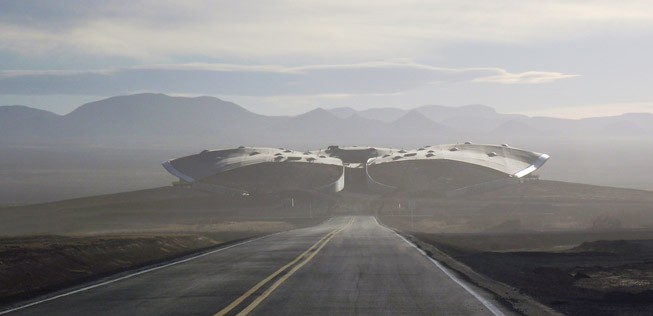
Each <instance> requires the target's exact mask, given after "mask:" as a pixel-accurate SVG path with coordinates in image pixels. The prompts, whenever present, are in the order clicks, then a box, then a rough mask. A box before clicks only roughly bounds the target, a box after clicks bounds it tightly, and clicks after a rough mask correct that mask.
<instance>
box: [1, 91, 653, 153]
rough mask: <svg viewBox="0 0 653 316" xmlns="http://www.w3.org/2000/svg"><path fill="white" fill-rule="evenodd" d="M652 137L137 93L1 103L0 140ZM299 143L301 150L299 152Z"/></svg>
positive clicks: (636, 117) (486, 112) (489, 116)
mask: <svg viewBox="0 0 653 316" xmlns="http://www.w3.org/2000/svg"><path fill="white" fill-rule="evenodd" d="M468 140H470V141H475V142H490V143H510V142H514V143H518V144H524V143H527V142H532V141H539V142H542V141H561V140H564V141H606V140H625V141H628V140H644V141H650V140H653V114H649V113H631V114H624V115H619V116H612V117H598V118H587V119H579V120H571V119H560V118H551V117H528V116H524V115H515V114H503V113H497V112H496V111H495V110H494V109H493V108H491V107H488V106H484V105H466V106H460V107H449V106H441V105H424V106H420V107H417V108H414V109H409V110H406V109H398V108H376V109H368V110H362V111H357V110H354V109H352V108H333V109H322V108H317V109H314V110H312V111H309V112H307V113H304V114H301V115H297V116H264V115H260V114H256V113H253V112H250V111H248V110H246V109H245V108H243V107H241V106H239V105H237V104H235V103H231V102H227V101H223V100H220V99H218V98H214V97H195V98H187V97H171V96H167V95H163V94H150V93H147V94H136V95H128V96H118V97H112V98H108V99H105V100H101V101H97V102H91V103H87V104H84V105H82V106H80V107H79V108H77V109H76V110H74V111H72V112H71V113H69V114H66V115H57V114H54V113H51V112H48V111H44V110H38V109H34V108H30V107H27V106H0V144H5V145H38V144H78V145H96V146H97V145H99V146H104V145H106V146H115V145H124V146H144V147H175V146H176V147H183V148H186V147H198V146H199V147H207V148H218V147H227V146H237V145H260V146H284V147H294V148H297V149H304V148H303V147H306V148H316V147H324V146H326V145H329V144H343V145H347V144H359V145H361V144H363V145H364V144H374V145H376V146H419V145H424V144H435V143H455V142H462V141H468ZM298 146H299V147H298Z"/></svg>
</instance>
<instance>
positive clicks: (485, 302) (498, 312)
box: [374, 216, 506, 316]
mask: <svg viewBox="0 0 653 316" xmlns="http://www.w3.org/2000/svg"><path fill="white" fill-rule="evenodd" d="M374 220H375V221H376V224H377V225H379V226H381V227H383V228H385V229H387V230H389V231H390V232H392V233H393V234H395V236H397V237H399V238H400V239H401V240H403V241H404V242H406V243H407V244H409V245H410V246H411V247H413V248H415V249H416V250H417V251H419V253H421V254H422V255H423V256H425V257H426V258H427V259H429V260H430V261H431V262H432V263H433V264H434V265H435V266H436V267H438V268H439V269H440V270H442V272H444V274H446V275H447V276H448V277H449V278H450V279H451V280H453V281H454V282H456V284H458V285H460V286H461V287H462V288H463V289H465V290H466V291H467V292H468V293H469V294H471V295H472V296H474V298H476V299H477V300H478V301H479V302H481V304H483V306H485V307H486V308H487V309H488V310H490V312H492V314H494V315H495V316H506V315H505V314H504V313H503V312H502V311H501V310H500V309H499V308H497V307H496V306H494V304H492V302H490V301H488V300H487V299H485V298H484V297H483V296H481V295H480V294H478V293H477V292H476V291H474V289H472V288H471V287H470V286H469V285H467V284H465V282H463V281H462V280H460V279H459V278H458V277H457V276H456V275H454V274H453V273H452V272H451V271H450V270H449V269H447V268H446V267H445V266H443V265H442V263H440V262H439V261H437V260H435V259H433V258H431V257H430V256H429V255H428V254H427V253H426V252H425V251H424V250H422V249H420V248H419V247H417V245H415V244H413V243H412V242H410V241H409V240H408V239H406V238H404V236H401V235H399V234H398V233H397V232H396V231H394V230H393V229H391V228H389V227H387V226H385V225H383V224H381V223H379V220H378V218H376V216H374Z"/></svg>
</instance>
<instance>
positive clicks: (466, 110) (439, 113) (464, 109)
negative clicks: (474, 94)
mask: <svg viewBox="0 0 653 316" xmlns="http://www.w3.org/2000/svg"><path fill="white" fill-rule="evenodd" d="M415 110H417V111H418V112H420V113H422V114H424V116H426V117H427V118H429V119H430V120H432V121H434V122H442V121H444V120H448V119H451V118H454V117H460V116H467V117H484V118H488V117H495V116H497V112H496V111H495V110H494V109H493V108H491V107H489V106H485V105H480V104H471V105H464V106H459V107H451V106H442V105H423V106H420V107H418V108H416V109H415Z"/></svg>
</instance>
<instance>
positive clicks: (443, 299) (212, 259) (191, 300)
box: [0, 217, 509, 316]
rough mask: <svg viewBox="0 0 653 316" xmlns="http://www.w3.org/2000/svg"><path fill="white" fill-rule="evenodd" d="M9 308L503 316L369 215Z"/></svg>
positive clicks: (62, 311)
mask: <svg viewBox="0 0 653 316" xmlns="http://www.w3.org/2000/svg"><path fill="white" fill-rule="evenodd" d="M91 286H92V287H91V288H87V289H86V288H82V289H79V290H78V291H77V292H74V293H71V292H70V291H68V292H61V293H57V295H63V296H59V297H54V298H52V299H50V300H48V301H44V302H37V304H34V305H32V306H28V307H24V308H20V309H17V310H13V311H10V312H7V311H5V312H0V314H3V313H6V314H7V315H40V316H41V315H216V314H218V315H236V314H239V313H241V314H246V313H251V314H253V315H315V314H330V315H502V313H505V314H509V312H507V311H505V310H503V309H502V308H501V307H500V306H499V305H498V304H497V303H496V302H493V301H492V299H491V297H490V295H488V294H487V293H484V292H482V291H481V290H479V289H476V288H474V287H473V286H471V285H469V284H465V283H462V282H461V281H459V280H457V279H456V277H455V276H454V277H452V276H451V275H449V274H448V273H447V272H445V271H444V270H443V269H441V268H440V267H438V266H437V263H435V262H433V261H432V260H430V259H429V258H428V257H426V256H424V255H423V254H422V253H421V252H420V251H419V250H418V249H416V248H415V247H414V246H412V245H411V244H409V243H408V242H406V241H405V240H403V239H402V238H401V237H400V236H398V235H397V234H395V233H394V232H393V231H391V230H389V229H387V228H385V227H383V226H381V225H380V224H379V223H378V222H377V221H376V219H375V218H374V217H340V218H334V219H331V220H329V221H327V222H325V223H323V224H321V225H318V226H315V227H310V228H304V229H297V230H293V231H288V232H284V233H279V234H275V235H271V236H268V237H264V238H261V239H256V240H252V241H248V242H246V243H242V244H237V245H234V246H230V247H229V248H223V249H219V250H217V251H214V252H212V253H209V254H206V255H203V256H201V257H197V258H194V259H191V260H187V261H184V262H179V263H174V264H172V265H169V266H165V267H160V268H157V269H155V270H151V271H144V272H140V274H136V275H129V274H128V275H124V276H122V278H120V279H115V278H114V279H112V280H109V281H107V282H104V283H100V284H95V285H91Z"/></svg>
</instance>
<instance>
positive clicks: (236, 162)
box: [163, 147, 345, 194]
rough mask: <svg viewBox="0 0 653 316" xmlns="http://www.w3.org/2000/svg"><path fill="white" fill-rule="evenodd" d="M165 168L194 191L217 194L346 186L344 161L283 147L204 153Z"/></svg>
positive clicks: (165, 164)
mask: <svg viewBox="0 0 653 316" xmlns="http://www.w3.org/2000/svg"><path fill="white" fill-rule="evenodd" d="M163 167H164V168H165V169H166V170H168V172H170V173H171V174H173V175H175V176H176V177H178V178H179V180H180V181H183V182H186V183H189V184H191V185H192V186H193V187H194V188H197V189H202V190H207V191H215V192H229V191H231V192H240V193H260V194H267V193H274V192H278V191H289V190H297V189H300V190H306V189H309V190H321V191H327V192H338V191H340V190H342V189H343V188H344V184H345V183H344V168H343V165H342V161H341V160H340V159H337V158H331V157H327V156H323V155H322V156H319V155H316V154H313V153H302V152H297V151H292V150H288V149H283V148H281V149H276V148H257V147H248V148H245V147H239V148H235V149H222V150H204V151H202V152H200V153H199V154H195V155H190V156H186V157H181V158H177V159H173V160H169V161H166V162H164V163H163Z"/></svg>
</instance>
